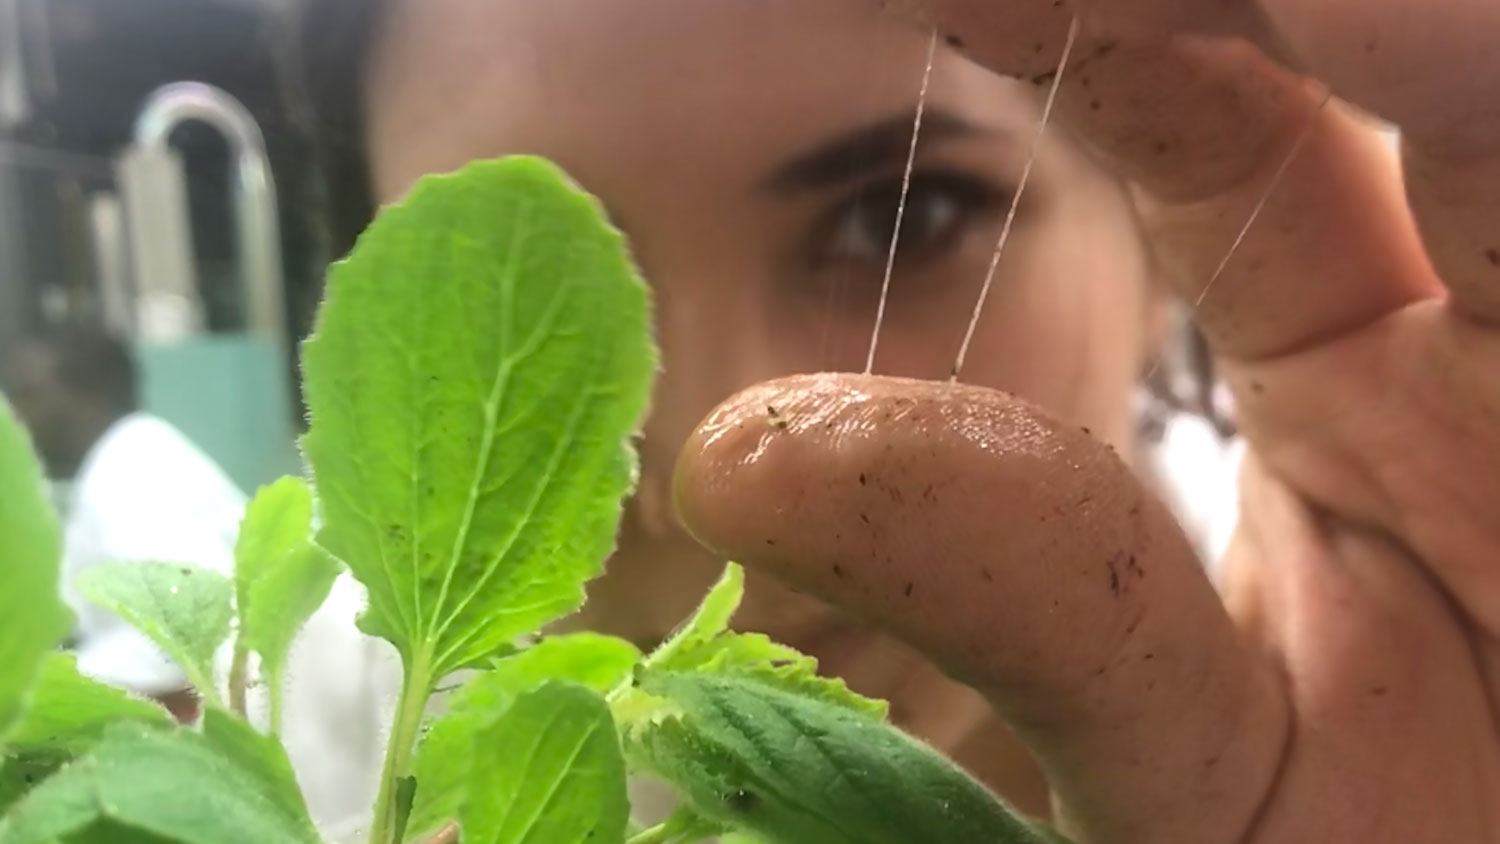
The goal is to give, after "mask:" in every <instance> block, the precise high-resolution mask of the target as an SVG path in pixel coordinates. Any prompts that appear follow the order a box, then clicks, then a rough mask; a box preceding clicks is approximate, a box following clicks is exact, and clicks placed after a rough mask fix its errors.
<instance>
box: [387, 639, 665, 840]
mask: <svg viewBox="0 0 1500 844" xmlns="http://www.w3.org/2000/svg"><path fill="white" fill-rule="evenodd" d="M639 659H640V652H639V651H637V650H636V649H635V647H634V646H633V645H631V644H630V643H629V642H626V641H625V640H623V639H616V638H613V637H610V636H601V635H599V634H597V633H574V634H570V635H567V636H556V637H553V638H548V639H543V640H542V641H541V642H540V643H539V644H537V645H536V646H535V647H533V648H529V649H527V650H525V651H522V652H520V653H518V654H516V655H515V656H511V657H507V658H505V659H502V660H500V661H499V662H498V663H496V664H495V667H494V668H492V669H490V670H489V671H486V672H484V673H483V674H480V675H478V676H476V677H474V678H473V679H471V680H470V681H469V682H468V683H466V684H465V685H464V686H463V688H461V689H460V690H459V691H458V692H457V693H456V694H454V696H453V698H452V699H451V700H450V701H449V704H448V712H447V714H445V715H444V716H443V717H442V718H440V719H438V720H437V721H436V722H434V723H433V724H432V727H431V729H429V730H428V731H427V735H426V737H424V738H423V739H422V743H421V745H419V746H418V748H417V756H416V761H415V762H414V763H413V766H412V774H413V776H415V777H416V781H417V795H416V804H415V806H413V809H412V815H411V820H410V822H409V824H408V829H410V830H411V832H412V833H415V834H414V835H412V836H408V837H413V838H420V837H421V836H422V835H426V834H430V833H432V832H435V831H436V830H437V829H439V828H440V827H442V826H443V824H445V823H447V822H448V821H450V820H452V819H454V818H457V817H458V809H459V806H461V805H462V804H463V802H464V800H465V799H466V798H467V797H468V795H469V791H470V782H471V780H470V770H471V767H472V765H473V763H474V758H475V756H474V744H475V742H476V741H477V740H478V736H479V734H480V732H482V731H483V730H485V729H486V728H488V727H489V726H491V725H492V724H494V723H495V721H496V720H497V719H499V718H500V716H502V715H504V714H505V712H506V711H507V710H509V709H510V707H511V705H512V704H513V703H515V700H516V698H517V697H519V696H521V695H523V694H525V693H527V692H530V691H532V690H534V689H536V688H538V687H540V686H542V685H544V684H545V683H547V682H548V681H550V680H565V681H568V682H571V683H575V684H578V685H581V686H584V687H587V688H589V689H592V690H594V691H596V692H600V693H603V692H605V691H608V690H609V689H611V688H613V687H614V686H616V685H617V684H619V683H620V682H621V681H623V680H624V679H625V678H626V677H628V676H629V675H630V671H631V669H632V668H634V667H635V664H636V661H637V660H639Z"/></svg>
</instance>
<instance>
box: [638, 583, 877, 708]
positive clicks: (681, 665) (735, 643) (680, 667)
mask: <svg viewBox="0 0 1500 844" xmlns="http://www.w3.org/2000/svg"><path fill="white" fill-rule="evenodd" d="M744 595H745V573H744V569H742V568H741V567H740V566H738V565H736V564H735V563H730V564H729V565H727V566H726V567H725V569H724V575H723V576H722V577H721V578H720V579H719V582H718V584H716V585H715V586H714V587H713V589H711V590H709V593H708V595H707V596H706V597H705V598H704V599H703V603H702V604H701V605H700V606H699V607H698V610H697V612H695V613H694V614H693V616H692V618H691V619H689V621H688V622H687V624H686V625H684V626H683V628H682V629H681V630H679V631H678V632H677V633H676V634H675V635H673V636H672V638H671V639H669V640H667V642H665V643H664V644H663V645H662V646H661V647H660V648H657V650H656V651H655V652H654V653H652V654H651V656H650V657H648V658H647V660H646V663H645V672H651V671H700V672H704V673H708V674H718V675H723V676H741V677H754V678H756V679H758V680H761V681H762V682H766V683H770V684H771V685H774V686H779V687H781V688H784V689H786V690H788V691H792V692H796V693H798V694H802V695H806V696H808V697H812V698H815V699H818V700H823V701H826V702H828V703H832V704H836V705H839V706H843V707H845V708H847V709H851V710H853V711H856V712H860V713H863V714H866V715H870V716H872V717H875V718H885V717H886V713H887V711H888V709H889V707H888V705H887V704H886V703H885V702H884V701H879V700H873V699H871V698H867V697H864V696H862V695H859V694H855V693H854V692H852V691H850V689H849V687H848V686H847V685H845V684H844V681H843V680H840V679H838V678H834V677H823V676H820V675H819V674H818V661H817V660H816V659H814V658H812V657H810V656H807V655H805V654H803V653H801V652H799V651H797V650H796V649H794V648H789V647H787V646H786V645H782V644H778V643H776V642H774V641H772V640H771V639H770V638H768V637H766V636H764V635H762V634H760V633H735V632H733V631H731V630H729V629H728V628H729V621H730V619H731V618H732V617H733V616H734V613H735V611H736V610H738V609H739V605H740V601H741V600H742V599H743V598H744ZM624 708H625V709H626V710H627V711H630V712H631V713H632V715H634V714H635V713H646V712H649V710H650V708H651V707H650V704H649V702H642V701H639V700H638V701H634V702H632V703H631V704H629V705H628V706H626V707H624ZM618 713H619V711H618V710H617V714H618ZM630 720H634V717H632V718H631V719H630Z"/></svg>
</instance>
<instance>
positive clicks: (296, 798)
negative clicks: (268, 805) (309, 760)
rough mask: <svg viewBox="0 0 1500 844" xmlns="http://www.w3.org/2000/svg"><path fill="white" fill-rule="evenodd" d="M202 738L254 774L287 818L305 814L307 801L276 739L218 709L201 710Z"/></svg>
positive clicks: (289, 762) (243, 768) (284, 749)
mask: <svg viewBox="0 0 1500 844" xmlns="http://www.w3.org/2000/svg"><path fill="white" fill-rule="evenodd" d="M203 739H204V741H206V742H207V743H208V744H209V745H210V746H212V747H213V748H214V749H215V750H217V751H218V752H219V753H221V754H223V755H224V757H225V758H227V759H229V760H231V761H233V762H235V763H236V764H238V765H239V767H240V768H241V769H242V770H243V771H244V772H245V773H247V774H250V775H251V776H254V777H255V778H256V779H257V780H258V781H259V782H260V784H261V786H262V789H263V791H264V793H265V794H266V795H267V796H268V797H270V798H272V799H273V800H275V802H276V805H277V808H278V809H279V810H280V811H281V812H282V813H283V814H284V815H285V816H287V817H293V818H301V817H306V816H307V803H306V802H305V801H304V800H303V798H302V790H301V789H300V788H299V787H298V786H297V775H296V773H295V772H293V770H292V761H291V760H290V759H288V758H287V755H286V748H284V747H282V745H281V742H279V741H277V740H276V739H274V738H272V737H270V736H267V735H262V734H261V733H259V732H257V731H256V729H255V728H254V727H252V726H250V724H249V723H247V722H246V721H244V720H243V719H241V718H237V717H235V716H234V715H231V714H229V713H228V712H225V711H223V710H221V709H209V710H206V711H205V712H204V713H203Z"/></svg>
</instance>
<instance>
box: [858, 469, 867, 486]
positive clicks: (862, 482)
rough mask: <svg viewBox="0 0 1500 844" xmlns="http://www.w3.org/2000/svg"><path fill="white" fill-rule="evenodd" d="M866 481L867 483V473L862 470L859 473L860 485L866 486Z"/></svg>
mask: <svg viewBox="0 0 1500 844" xmlns="http://www.w3.org/2000/svg"><path fill="white" fill-rule="evenodd" d="M866 483H867V481H866V479H865V473H864V472H860V473H859V485H860V486H864V485H865V484H866Z"/></svg>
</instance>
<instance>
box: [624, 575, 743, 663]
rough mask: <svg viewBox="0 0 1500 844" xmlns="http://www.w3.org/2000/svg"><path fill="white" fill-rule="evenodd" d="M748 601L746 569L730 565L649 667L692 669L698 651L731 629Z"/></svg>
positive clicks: (651, 659)
mask: <svg viewBox="0 0 1500 844" xmlns="http://www.w3.org/2000/svg"><path fill="white" fill-rule="evenodd" d="M744 598H745V569H744V568H743V567H741V566H740V565H739V564H738V563H728V564H726V565H725V566H724V573H723V574H722V575H720V576H719V582H718V583H715V584H714V586H713V588H712V589H710V590H708V594H707V595H705V596H703V602H702V603H700V604H699V605H698V609H697V610H695V611H694V612H693V615H692V617H691V618H689V619H688V620H687V623H686V624H684V625H683V626H682V628H681V629H679V630H678V631H677V632H676V633H674V634H672V636H671V638H669V639H667V641H665V642H663V643H662V644H661V646H660V647H658V648H657V649H656V650H655V651H653V652H652V654H651V656H650V657H649V658H648V659H647V660H646V666H647V667H649V668H658V669H662V670H666V671H672V670H679V669H681V668H683V667H688V666H691V665H692V664H693V663H694V662H695V660H696V659H697V657H696V655H695V652H696V651H697V650H698V649H699V648H701V647H702V646H704V645H705V644H707V643H708V642H711V641H713V640H714V638H716V637H717V636H718V635H719V634H720V633H724V632H726V631H728V630H729V622H730V620H731V619H733V618H734V614H735V612H736V611H738V610H739V608H740V602H741V601H742V600H744Z"/></svg>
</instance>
